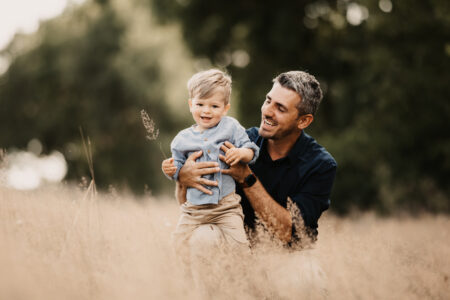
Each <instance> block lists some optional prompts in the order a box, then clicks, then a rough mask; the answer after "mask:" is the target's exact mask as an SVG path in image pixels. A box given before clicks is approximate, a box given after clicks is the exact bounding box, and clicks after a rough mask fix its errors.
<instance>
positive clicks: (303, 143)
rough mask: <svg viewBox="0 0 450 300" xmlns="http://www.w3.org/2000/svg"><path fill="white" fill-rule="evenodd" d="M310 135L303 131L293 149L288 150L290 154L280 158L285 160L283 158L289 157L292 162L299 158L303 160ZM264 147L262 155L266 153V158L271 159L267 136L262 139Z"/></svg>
mask: <svg viewBox="0 0 450 300" xmlns="http://www.w3.org/2000/svg"><path fill="white" fill-rule="evenodd" d="M308 137H309V136H308V135H307V134H306V133H305V132H304V131H302V133H301V134H300V136H299V137H298V138H297V140H296V141H295V143H294V146H293V147H292V149H291V150H290V151H289V152H288V154H287V155H286V156H285V157H283V158H280V159H281V160H283V159H286V158H287V159H289V161H290V162H295V161H297V160H299V159H300V160H303V156H302V155H303V153H304V152H305V151H306V149H307V144H308ZM262 148H264V151H263V152H260V155H261V154H263V153H264V154H263V155H265V156H266V159H269V160H271V159H270V155H269V153H268V151H267V139H265V138H263V140H262ZM261 150H262V149H261Z"/></svg>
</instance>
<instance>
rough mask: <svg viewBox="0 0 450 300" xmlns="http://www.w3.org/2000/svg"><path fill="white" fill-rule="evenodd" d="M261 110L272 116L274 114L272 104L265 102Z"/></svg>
mask: <svg viewBox="0 0 450 300" xmlns="http://www.w3.org/2000/svg"><path fill="white" fill-rule="evenodd" d="M261 112H262V114H263V115H265V116H268V117H271V116H272V115H273V107H272V105H271V104H267V103H264V104H263V106H261Z"/></svg>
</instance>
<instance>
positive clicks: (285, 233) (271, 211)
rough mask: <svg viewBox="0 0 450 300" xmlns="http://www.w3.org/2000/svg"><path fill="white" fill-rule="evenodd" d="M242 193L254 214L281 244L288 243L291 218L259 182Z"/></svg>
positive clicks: (290, 233)
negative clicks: (273, 233)
mask: <svg viewBox="0 0 450 300" xmlns="http://www.w3.org/2000/svg"><path fill="white" fill-rule="evenodd" d="M243 190H244V193H245V195H246V196H247V199H248V200H249V201H250V204H251V205H252V207H253V209H254V210H255V212H256V213H257V214H258V215H259V217H260V218H261V219H262V221H263V222H265V223H266V224H267V226H268V227H269V228H270V229H272V230H273V231H274V232H275V234H276V235H277V236H278V238H279V239H280V240H281V241H283V242H289V241H290V240H291V235H292V218H291V214H290V213H289V211H288V210H287V209H285V208H284V207H282V206H281V205H280V204H278V203H277V202H276V201H275V200H274V199H273V198H272V197H271V196H270V195H269V194H268V193H267V191H266V190H265V189H264V187H263V185H262V184H261V182H260V181H259V180H257V181H256V182H255V184H254V185H252V186H251V187H249V188H244V189H243Z"/></svg>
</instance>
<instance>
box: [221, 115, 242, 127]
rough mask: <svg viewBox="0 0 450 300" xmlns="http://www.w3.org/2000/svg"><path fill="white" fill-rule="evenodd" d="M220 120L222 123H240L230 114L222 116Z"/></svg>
mask: <svg viewBox="0 0 450 300" xmlns="http://www.w3.org/2000/svg"><path fill="white" fill-rule="evenodd" d="M222 122H223V123H224V124H231V125H241V124H240V123H239V121H238V120H236V119H235V118H233V117H230V116H223V117H222Z"/></svg>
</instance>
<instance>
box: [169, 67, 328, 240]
mask: <svg viewBox="0 0 450 300" xmlns="http://www.w3.org/2000/svg"><path fill="white" fill-rule="evenodd" d="M273 82H274V83H273V86H272V89H271V90H270V91H269V93H268V94H267V96H266V99H265V101H264V103H263V105H262V107H261V124H260V127H259V129H257V128H256V127H254V128H250V129H248V130H247V133H248V135H249V137H250V140H251V141H252V142H255V143H256V144H257V145H258V146H259V147H260V156H259V157H258V159H257V160H256V162H255V164H254V165H251V166H248V165H244V164H237V165H234V166H232V167H230V169H226V170H222V172H223V173H224V174H229V175H231V176H232V177H233V178H234V179H235V181H236V182H237V183H238V189H237V192H238V193H239V194H240V195H241V197H242V201H241V204H242V208H243V212H244V215H245V219H244V221H245V224H246V225H247V227H248V228H249V229H250V231H251V230H252V229H254V228H255V222H256V216H258V217H259V218H260V220H261V221H262V223H263V224H265V225H266V227H267V228H268V229H269V230H270V231H272V232H273V233H274V234H275V236H277V237H278V238H279V239H280V240H281V241H282V242H284V243H287V244H292V243H293V242H296V241H298V240H299V239H300V238H301V237H302V236H303V233H304V232H306V234H307V236H309V237H310V238H312V239H313V240H315V238H316V236H317V234H318V231H317V226H318V225H317V222H318V219H319V217H320V215H321V214H322V212H323V211H324V210H326V209H328V207H329V203H330V201H329V197H330V193H331V189H332V185H333V181H334V178H335V174H336V162H335V160H334V159H333V157H332V156H331V155H330V154H329V153H328V152H327V151H326V150H325V149H324V148H323V147H322V146H320V145H319V144H317V143H316V141H315V140H314V139H313V138H312V137H310V136H309V135H307V134H306V133H305V132H304V130H305V129H306V128H307V127H308V126H309V125H310V124H311V123H312V122H313V120H314V114H315V113H316V111H317V109H318V107H319V104H320V101H321V99H322V91H321V89H320V85H319V82H318V81H317V80H316V79H315V78H314V76H312V75H310V74H308V73H306V72H302V71H291V72H286V73H282V74H280V75H278V76H277V77H276V78H275V79H274V80H273ZM233 147H234V146H233V145H232V144H231V143H229V142H225V144H224V145H223V146H222V150H223V151H224V152H225V153H226V152H227V151H228V150H229V149H230V148H233ZM200 155H201V152H198V153H196V154H193V155H191V157H190V158H189V159H188V161H186V163H185V165H184V166H183V168H182V169H181V170H180V174H179V181H178V182H177V198H178V200H179V202H180V203H184V202H185V201H186V200H185V199H186V187H193V188H197V189H199V190H201V191H203V192H205V193H209V190H208V189H207V188H206V187H205V186H204V185H210V186H213V185H216V184H217V183H216V182H214V181H210V180H207V179H205V178H202V177H201V176H202V175H205V174H212V173H215V172H218V171H219V168H218V164H217V163H216V162H199V163H196V162H195V160H196V159H197V158H198V157H199V156H200ZM221 159H222V160H224V157H223V156H222V157H221ZM289 199H291V200H292V202H293V203H294V204H295V206H294V208H297V209H293V210H288V205H289V202H290V201H289ZM299 221H300V222H299ZM197 231H198V232H197V233H194V235H193V237H192V238H195V239H196V240H203V241H205V242H206V243H207V244H209V243H210V242H211V241H214V240H218V239H220V236H221V234H220V232H217V229H215V228H214V227H213V226H208V227H205V228H202V227H201V226H200V227H199V228H198V230H197Z"/></svg>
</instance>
